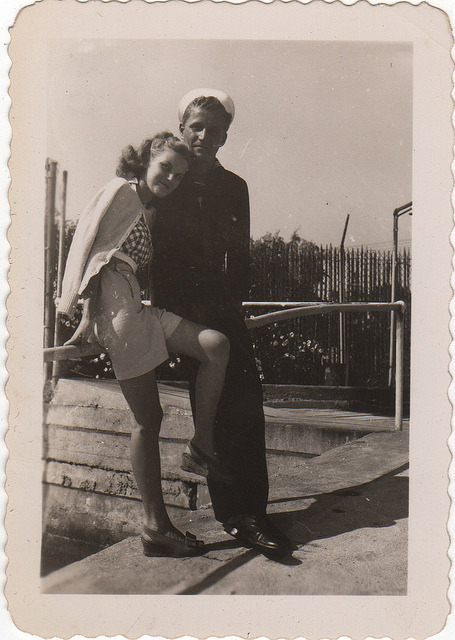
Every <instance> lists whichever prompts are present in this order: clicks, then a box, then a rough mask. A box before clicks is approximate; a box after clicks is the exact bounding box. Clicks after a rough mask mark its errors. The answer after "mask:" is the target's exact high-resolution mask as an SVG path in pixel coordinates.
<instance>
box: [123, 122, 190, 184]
mask: <svg viewBox="0 0 455 640" xmlns="http://www.w3.org/2000/svg"><path fill="white" fill-rule="evenodd" d="M166 149H171V150H172V151H175V152H176V153H178V154H180V155H181V156H182V158H184V159H185V160H186V161H187V162H188V164H190V163H191V161H192V159H193V157H192V155H191V151H190V150H189V149H188V147H187V146H186V144H184V143H183V142H182V141H181V140H179V138H177V137H176V136H174V134H173V133H171V132H170V131H162V132H160V133H157V134H156V135H155V136H153V138H147V139H146V140H144V142H143V143H142V144H141V145H140V147H138V149H135V148H134V147H133V146H132V145H131V144H129V145H128V146H127V147H125V148H124V149H123V151H122V155H121V156H120V159H119V162H118V165H117V171H116V174H117V175H118V176H119V177H120V178H125V179H126V180H131V179H132V178H137V179H139V178H141V177H142V176H143V175H144V173H145V172H146V171H147V169H148V166H149V163H150V160H151V159H152V158H155V157H156V156H158V155H159V154H160V153H163V151H165V150H166Z"/></svg>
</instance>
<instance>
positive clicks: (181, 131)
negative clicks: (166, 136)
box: [179, 123, 185, 140]
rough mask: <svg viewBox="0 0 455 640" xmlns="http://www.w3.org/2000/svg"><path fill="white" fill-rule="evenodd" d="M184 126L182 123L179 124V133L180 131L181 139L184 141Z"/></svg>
mask: <svg viewBox="0 0 455 640" xmlns="http://www.w3.org/2000/svg"><path fill="white" fill-rule="evenodd" d="M184 128H185V127H184V125H183V124H182V123H180V124H179V131H180V138H181V139H182V140H183V129H184Z"/></svg>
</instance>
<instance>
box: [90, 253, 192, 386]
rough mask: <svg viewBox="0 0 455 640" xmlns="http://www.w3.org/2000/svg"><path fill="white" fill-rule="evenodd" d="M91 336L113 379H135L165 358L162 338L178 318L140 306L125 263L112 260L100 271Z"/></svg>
mask: <svg viewBox="0 0 455 640" xmlns="http://www.w3.org/2000/svg"><path fill="white" fill-rule="evenodd" d="M94 316H95V317H94V320H95V334H96V336H97V339H98V340H99V343H100V344H101V345H102V346H103V347H104V348H105V349H106V350H107V351H108V353H109V357H110V359H111V362H112V367H113V369H114V373H115V377H116V378H117V380H127V379H128V378H136V377H137V376H141V375H143V374H144V373H148V372H149V371H152V370H153V369H155V368H156V367H157V366H158V365H160V364H161V363H162V362H164V361H165V360H167V359H168V358H169V354H168V350H167V347H166V339H167V338H169V337H170V336H171V335H172V333H173V332H174V331H175V329H176V328H177V326H178V325H179V324H180V322H181V320H182V318H181V317H180V316H176V315H175V314H174V313H171V312H169V311H166V310H164V309H158V308H156V307H148V306H144V305H143V304H142V300H141V292H140V287H139V283H138V281H137V278H136V276H135V275H134V272H133V269H132V268H131V267H130V265H129V264H127V263H126V262H123V261H121V260H116V259H113V260H111V262H110V263H109V264H108V265H107V266H105V267H103V269H101V272H100V288H99V292H98V296H97V302H96V307H95V314H94Z"/></svg>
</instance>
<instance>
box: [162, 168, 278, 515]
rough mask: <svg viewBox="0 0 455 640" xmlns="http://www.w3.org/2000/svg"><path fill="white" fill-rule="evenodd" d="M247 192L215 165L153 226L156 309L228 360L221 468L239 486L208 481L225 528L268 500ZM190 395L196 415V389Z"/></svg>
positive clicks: (218, 424)
mask: <svg viewBox="0 0 455 640" xmlns="http://www.w3.org/2000/svg"><path fill="white" fill-rule="evenodd" d="M249 241H250V211H249V198H248V188H247V185H246V183H245V181H244V180H242V178H240V177H239V176H237V175H235V174H234V173H231V172H230V171H227V170H226V169H224V168H223V167H222V166H221V165H220V164H219V163H218V161H217V162H216V164H215V166H214V168H213V169H212V172H211V173H210V174H209V176H208V178H207V182H206V184H204V185H198V184H196V183H194V182H193V180H192V178H191V177H190V176H189V175H187V176H186V177H185V178H184V180H183V182H182V184H181V185H180V187H179V188H178V189H177V190H176V191H175V192H174V193H172V194H171V195H169V196H168V197H167V198H164V199H163V200H160V202H159V204H158V206H157V214H156V219H155V224H154V227H153V245H154V258H153V263H152V279H153V282H154V288H155V291H154V295H155V300H154V305H155V306H158V307H161V308H165V309H167V310H168V311H173V312H174V313H176V314H178V315H181V316H183V317H184V318H187V319H189V320H192V321H194V322H198V323H200V324H203V325H205V326H207V327H210V328H212V329H217V330H218V331H221V332H222V333H224V334H225V335H226V336H227V337H228V338H229V340H230V343H231V350H230V360H229V364H228V367H227V371H226V379H225V385H224V389H223V393H222V396H221V400H220V403H219V406H218V412H217V417H216V421H215V442H216V449H217V453H218V455H219V457H220V461H221V462H222V463H223V465H225V467H226V470H228V471H229V473H230V474H231V476H232V477H233V478H234V479H235V485H234V486H232V485H223V484H221V483H219V482H215V481H214V480H213V479H211V478H209V479H208V486H209V490H210V495H211V499H212V505H213V508H214V511H215V517H216V518H217V520H219V521H220V522H226V521H227V520H228V519H229V518H231V517H232V516H236V515H242V514H248V515H263V514H265V511H266V506H267V499H268V477H267V467H266V459H265V433H264V412H263V407H262V385H261V381H260V379H259V375H258V371H257V369H256V363H255V358H254V353H253V348H252V343H251V338H250V335H249V331H248V329H247V327H246V325H245V322H244V319H243V312H242V308H241V303H242V301H243V300H246V299H247V297H248V290H249V277H248V275H249V274H248V271H249ZM190 383H191V384H190V395H191V400H192V407H193V412H197V407H196V406H195V404H194V393H193V390H192V385H193V384H194V376H192V380H191V381H190Z"/></svg>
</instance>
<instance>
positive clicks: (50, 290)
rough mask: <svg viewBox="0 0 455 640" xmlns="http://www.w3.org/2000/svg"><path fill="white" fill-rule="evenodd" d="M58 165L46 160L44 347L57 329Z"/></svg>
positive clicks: (49, 371) (46, 370) (50, 343)
mask: <svg viewBox="0 0 455 640" xmlns="http://www.w3.org/2000/svg"><path fill="white" fill-rule="evenodd" d="M56 183H57V163H56V162H54V161H53V160H50V159H49V158H47V160H46V205H45V207H46V208H45V218H44V347H45V348H48V347H51V346H53V341H54V327H55V303H54V273H55V190H56ZM44 375H45V379H46V380H48V379H49V378H50V377H51V375H52V365H51V364H49V363H47V364H45V366H44Z"/></svg>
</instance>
